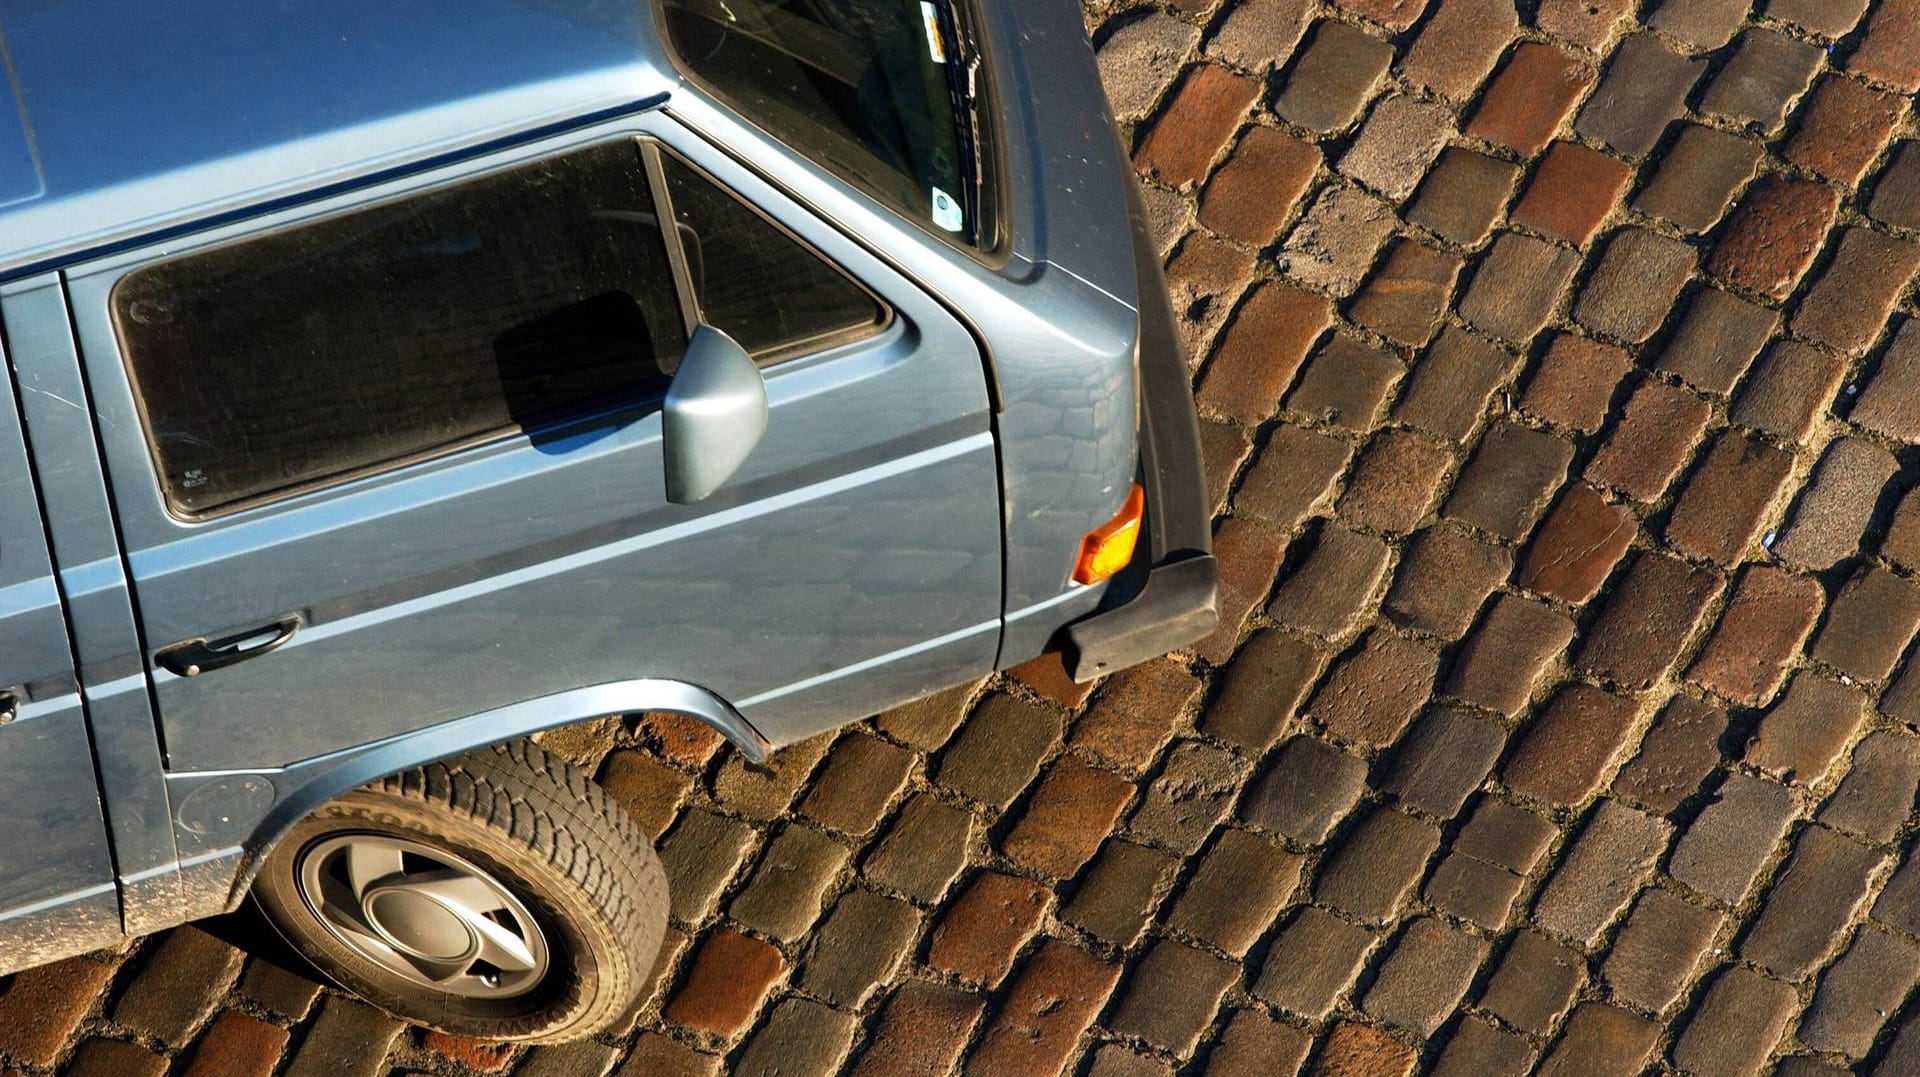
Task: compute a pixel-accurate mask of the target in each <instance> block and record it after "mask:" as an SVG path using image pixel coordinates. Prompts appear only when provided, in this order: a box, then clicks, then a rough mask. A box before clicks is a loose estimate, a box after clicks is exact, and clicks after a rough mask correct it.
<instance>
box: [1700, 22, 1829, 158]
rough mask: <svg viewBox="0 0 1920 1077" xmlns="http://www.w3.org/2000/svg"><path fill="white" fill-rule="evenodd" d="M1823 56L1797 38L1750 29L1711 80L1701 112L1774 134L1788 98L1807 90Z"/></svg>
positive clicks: (1701, 100) (1702, 97)
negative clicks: (1724, 65)
mask: <svg viewBox="0 0 1920 1077" xmlns="http://www.w3.org/2000/svg"><path fill="white" fill-rule="evenodd" d="M1820 60H1821V52H1820V49H1819V48H1817V47H1816V46H1813V45H1810V44H1808V43H1806V42H1804V41H1801V40H1799V39H1797V38H1793V37H1789V36H1787V35H1786V34H1782V33H1779V32H1777V31H1774V30H1767V29H1762V28H1755V29H1749V30H1746V31H1745V32H1743V33H1742V34H1741V35H1740V39H1739V41H1738V43H1737V44H1736V45H1735V47H1734V53H1733V58H1732V59H1730V60H1728V61H1727V66H1726V67H1724V68H1722V69H1721V70H1720V73H1719V74H1717V75H1715V76H1714V78H1713V81H1712V82H1711V83H1708V84H1707V92H1706V93H1705V94H1704V95H1702V96H1701V98H1700V108H1701V111H1703V112H1706V113H1708V114H1709V115H1715V116H1722V117H1725V118H1727V119H1730V120H1735V121H1738V122H1741V123H1747V124H1752V125H1754V126H1755V127H1757V128H1758V129H1759V130H1760V131H1761V133H1763V134H1771V133H1772V132H1774V131H1776V130H1778V129H1779V127H1780V123H1781V121H1783V120H1784V119H1786V115H1787V105H1788V103H1789V102H1791V101H1792V100H1793V99H1794V98H1796V97H1798V96H1799V95H1800V94H1802V93H1805V92H1806V89H1807V86H1808V84H1810V83H1811V82H1812V81H1813V73H1814V71H1815V70H1817V69H1818V68H1819V66H1820Z"/></svg>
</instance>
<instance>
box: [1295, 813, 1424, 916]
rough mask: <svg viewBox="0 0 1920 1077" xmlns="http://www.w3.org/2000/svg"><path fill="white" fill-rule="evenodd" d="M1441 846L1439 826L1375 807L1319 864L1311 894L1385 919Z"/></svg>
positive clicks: (1344, 908) (1357, 912) (1352, 911)
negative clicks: (1320, 865) (1325, 860)
mask: <svg viewBox="0 0 1920 1077" xmlns="http://www.w3.org/2000/svg"><path fill="white" fill-rule="evenodd" d="M1439 846H1440V831H1439V828H1437V827H1435V826H1433V825H1432V824H1431V823H1426V822H1422V821H1421V820H1419V819H1415V818H1413V817H1412V816H1410V815H1407V814H1405V813H1404V812H1398V811H1394V810H1393V809H1391V808H1379V809H1376V810H1375V811H1374V813H1373V814H1372V815H1369V816H1368V817H1367V819H1366V821H1365V822H1363V823H1361V824H1360V826H1359V827H1358V828H1357V829H1356V830H1355V831H1354V832H1353V833H1352V834H1349V835H1348V836H1347V838H1346V841H1345V843H1344V844H1343V845H1342V846H1341V847H1340V848H1339V849H1337V850H1335V851H1334V852H1333V854H1332V855H1331V856H1330V857H1329V858H1328V860H1327V862H1326V863H1325V864H1324V865H1323V866H1322V867H1321V869H1320V874H1319V878H1318V880H1317V882H1316V884H1315V886H1314V892H1313V896H1314V900H1315V901H1318V902H1322V903H1324V904H1327V905H1330V906H1332V907H1333V908H1336V909H1339V910H1340V911H1342V912H1345V913H1347V914H1348V915H1351V916H1354V917H1357V918H1359V919H1362V920H1367V921H1370V922H1374V923H1378V922H1380V921H1382V920H1385V919H1388V918H1389V917H1390V916H1391V914H1392V913H1393V911H1394V910H1395V909H1396V908H1398V907H1399V905H1400V901H1401V899H1402V898H1404V897H1405V896H1406V895H1407V894H1408V893H1409V892H1410V891H1411V890H1412V889H1413V886H1414V884H1415V883H1416V882H1418V881H1419V879H1420V876H1421V875H1422V874H1423V873H1424V872H1425V870H1426V864H1427V860H1428V858H1429V857H1431V856H1432V855H1433V852H1434V850H1435V849H1437V848H1439Z"/></svg>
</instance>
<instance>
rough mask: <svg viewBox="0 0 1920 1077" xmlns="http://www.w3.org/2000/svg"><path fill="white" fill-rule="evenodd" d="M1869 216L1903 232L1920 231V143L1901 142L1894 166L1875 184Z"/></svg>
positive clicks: (1895, 153)
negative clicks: (1906, 229)
mask: <svg viewBox="0 0 1920 1077" xmlns="http://www.w3.org/2000/svg"><path fill="white" fill-rule="evenodd" d="M1869 212H1871V213H1872V214H1873V217H1874V219H1875V220H1878V221H1885V222H1886V223H1888V224H1891V225H1897V226H1899V227H1901V228H1920V143H1915V142H1910V141H1909V142H1901V143H1900V144H1899V146H1898V148H1897V149H1895V150H1894V153H1893V165H1892V167H1890V168H1888V169H1887V170H1886V171H1885V172H1883V173H1881V175H1880V179H1879V180H1878V182H1877V183H1876V184H1875V189H1874V192H1873V202H1872V203H1871V204H1870V205H1869Z"/></svg>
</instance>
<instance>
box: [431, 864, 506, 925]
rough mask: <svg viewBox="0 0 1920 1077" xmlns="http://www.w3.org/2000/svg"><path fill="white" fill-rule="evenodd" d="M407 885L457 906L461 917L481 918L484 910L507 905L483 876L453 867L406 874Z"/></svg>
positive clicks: (468, 918)
mask: <svg viewBox="0 0 1920 1077" xmlns="http://www.w3.org/2000/svg"><path fill="white" fill-rule="evenodd" d="M406 885H407V889H409V890H418V891H419V892H421V893H423V894H432V895H433V896H434V897H436V898H439V899H440V901H441V903H442V904H445V905H449V906H452V907H453V908H455V909H457V910H458V911H459V912H460V916H461V919H463V920H474V919H483V918H484V914H486V913H490V912H493V911H494V910H496V909H504V908H506V907H507V901H506V899H505V898H503V897H501V896H500V892H499V891H498V890H495V889H494V888H493V887H492V886H489V885H487V883H486V881H485V880H483V879H477V878H474V877H473V876H471V875H468V874H467V873H466V872H464V871H455V870H453V869H452V868H448V869H445V870H442V871H423V872H420V873H419V874H417V875H411V876H408V877H407V883H406Z"/></svg>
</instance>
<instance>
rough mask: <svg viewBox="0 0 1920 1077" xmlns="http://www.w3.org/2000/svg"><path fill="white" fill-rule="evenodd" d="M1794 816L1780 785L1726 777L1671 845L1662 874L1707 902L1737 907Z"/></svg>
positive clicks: (1746, 777)
mask: <svg viewBox="0 0 1920 1077" xmlns="http://www.w3.org/2000/svg"><path fill="white" fill-rule="evenodd" d="M1797 813H1798V808H1797V806H1796V805H1795V804H1794V801H1793V794H1792V793H1790V792H1789V791H1788V790H1787V788H1786V787H1785V786H1783V785H1780V784H1778V783H1776V782H1770V781H1767V780H1766V779H1764V778H1755V777H1752V776H1750V775H1746V774H1740V773H1734V774H1729V775H1727V780H1726V782H1725V783H1724V784H1723V785H1721V786H1720V788H1719V789H1718V790H1716V791H1715V792H1714V800H1713V803H1711V804H1709V805H1707V807H1706V810H1704V811H1702V812H1701V813H1700V815H1699V816H1698V817H1697V818H1695V819H1694V821H1693V822H1692V823H1691V824H1689V825H1688V827H1687V832H1686V833H1685V834H1683V835H1681V837H1680V841H1679V843H1678V844H1676V845H1675V846H1674V849H1673V855H1672V857H1670V858H1669V859H1668V862H1667V873H1668V874H1669V875H1672V876H1673V877H1674V878H1675V879H1678V880H1679V881H1681V882H1683V883H1685V884H1686V885H1688V886H1690V887H1692V888H1693V889H1695V890H1698V891H1699V892H1701V893H1703V894H1705V895H1707V896H1708V897H1711V898H1715V899H1717V900H1719V901H1720V902H1722V903H1724V904H1727V905H1738V904H1740V900H1741V899H1742V898H1743V897H1745V896H1746V893H1747V890H1748V889H1749V888H1750V887H1751V886H1752V885H1753V881H1754V878H1755V877H1756V876H1757V875H1758V874H1759V872H1760V868H1761V866H1762V865H1764V864H1765V863H1766V862H1767V861H1768V860H1770V859H1772V858H1773V853H1774V850H1775V848H1776V847H1777V846H1778V845H1779V844H1780V839H1781V838H1783V837H1785V836H1786V833H1787V826H1788V824H1790V823H1792V822H1793V819H1794V816H1795V815H1796V814H1797Z"/></svg>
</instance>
